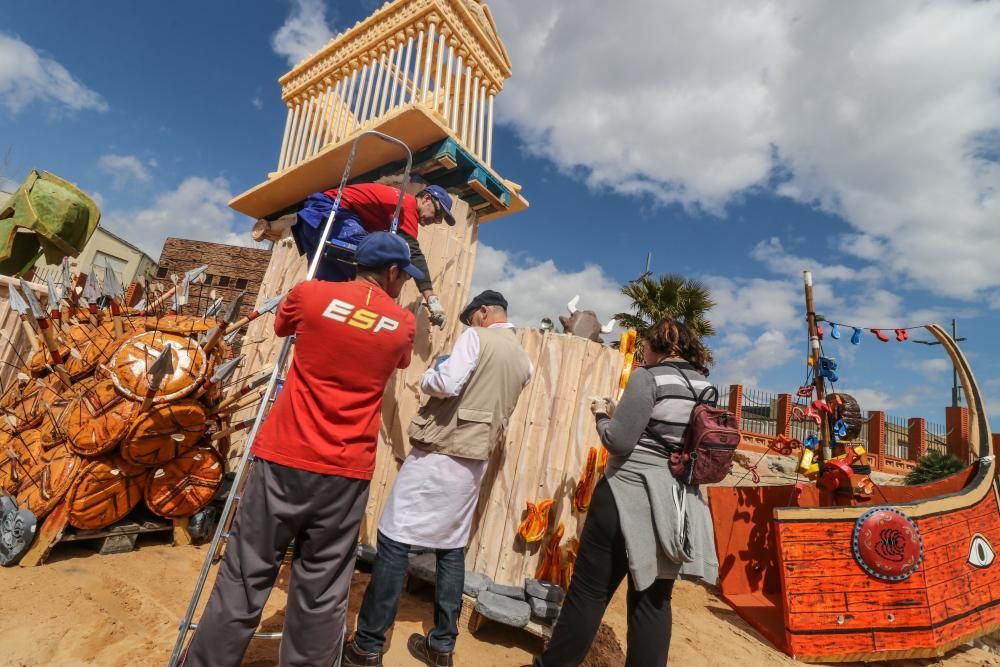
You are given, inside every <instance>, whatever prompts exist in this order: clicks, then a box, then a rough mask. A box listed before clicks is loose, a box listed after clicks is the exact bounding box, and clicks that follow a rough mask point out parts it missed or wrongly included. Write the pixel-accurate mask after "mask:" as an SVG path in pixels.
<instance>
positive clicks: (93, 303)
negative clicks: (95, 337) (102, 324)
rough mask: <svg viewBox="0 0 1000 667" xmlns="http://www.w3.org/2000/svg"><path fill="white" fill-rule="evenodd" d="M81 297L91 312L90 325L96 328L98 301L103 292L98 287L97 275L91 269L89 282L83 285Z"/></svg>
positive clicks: (88, 276)
mask: <svg viewBox="0 0 1000 667" xmlns="http://www.w3.org/2000/svg"><path fill="white" fill-rule="evenodd" d="M80 296H81V297H82V298H83V299H84V300H85V301H86V302H87V308H88V310H89V311H90V323H91V324H93V325H94V326H95V327H96V326H97V325H98V322H99V321H98V319H97V300H98V299H100V298H101V290H100V288H99V287H98V285H97V275H96V274H95V273H94V270H93V269H91V270H90V273H88V274H87V282H86V283H84V285H83V293H82V294H80Z"/></svg>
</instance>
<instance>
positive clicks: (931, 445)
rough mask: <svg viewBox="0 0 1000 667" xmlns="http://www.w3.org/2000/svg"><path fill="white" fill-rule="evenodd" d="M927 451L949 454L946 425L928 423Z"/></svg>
mask: <svg viewBox="0 0 1000 667" xmlns="http://www.w3.org/2000/svg"><path fill="white" fill-rule="evenodd" d="M927 451H928V452H931V451H934V452H941V453H942V454H947V453H948V430H947V429H946V428H945V426H944V424H932V423H930V422H927Z"/></svg>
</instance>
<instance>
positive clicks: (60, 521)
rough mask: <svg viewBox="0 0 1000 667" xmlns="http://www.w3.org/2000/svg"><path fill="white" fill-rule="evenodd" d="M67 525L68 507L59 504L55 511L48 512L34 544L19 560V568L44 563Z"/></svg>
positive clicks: (64, 504)
mask: <svg viewBox="0 0 1000 667" xmlns="http://www.w3.org/2000/svg"><path fill="white" fill-rule="evenodd" d="M68 525H69V507H68V506H67V505H66V503H59V504H58V505H56V507H55V509H53V510H52V511H51V512H49V515H48V516H47V517H45V520H44V521H43V522H42V525H41V528H39V530H38V536H37V537H36V538H35V543H34V544H32V545H31V547H29V548H28V552H27V553H25V554H24V556H23V557H22V558H21V561H20V563H19V565H20V566H21V567H35V566H37V565H41V564H42V563H44V562H45V559H46V558H48V557H49V553H51V552H52V548H53V547H54V546H55V545H56V544H57V543H58V542H59V540H60V538H62V535H63V532H64V531H65V530H66V527H67V526H68Z"/></svg>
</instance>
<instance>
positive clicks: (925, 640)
mask: <svg viewBox="0 0 1000 667" xmlns="http://www.w3.org/2000/svg"><path fill="white" fill-rule="evenodd" d="M935 641H936V640H935V637H934V631H933V630H908V631H902V630H901V631H898V632H875V648H876V649H877V650H879V651H912V650H915V649H916V648H917V647H932V646H934V644H935Z"/></svg>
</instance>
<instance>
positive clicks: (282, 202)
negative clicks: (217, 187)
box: [230, 0, 528, 222]
mask: <svg viewBox="0 0 1000 667" xmlns="http://www.w3.org/2000/svg"><path fill="white" fill-rule="evenodd" d="M510 74H511V68H510V60H509V59H508V57H507V52H506V50H505V49H504V46H503V43H502V42H501V41H500V38H499V36H498V35H497V30H496V25H495V24H494V22H493V17H492V15H491V14H490V10H489V8H488V7H487V6H486V5H485V4H482V3H481V2H477V1H475V0H396V1H395V2H389V3H386V4H385V5H383V6H382V8H381V9H379V10H378V11H377V12H375V13H374V14H372V15H371V16H370V17H368V18H367V19H365V20H363V21H361V22H359V23H358V24H356V25H355V26H354V27H353V28H350V29H349V30H347V31H345V32H344V33H342V34H340V35H338V36H337V37H336V38H334V39H332V40H331V41H330V42H329V43H328V44H327V45H326V46H325V47H323V48H322V49H320V50H319V51H317V52H316V53H314V54H313V55H311V56H310V57H308V58H307V59H305V60H304V61H302V62H301V63H299V64H298V65H296V66H295V67H294V68H293V69H292V71H290V72H288V74H286V75H285V76H283V77H281V79H280V80H279V83H280V84H281V97H282V100H283V101H284V102H285V105H286V106H287V107H288V114H287V118H286V120H285V129H284V134H283V136H282V141H281V149H280V150H279V152H278V159H277V168H276V169H275V171H274V172H272V173H271V174H269V175H268V178H267V180H266V181H265V182H263V183H261V184H260V185H257V186H255V187H253V188H251V189H250V190H248V191H246V192H244V193H243V194H241V195H239V196H237V197H236V198H235V199H233V201H232V202H230V205H231V206H232V207H233V208H234V209H236V210H237V211H240V212H241V213H245V214H247V215H249V216H252V217H254V218H261V217H264V216H267V215H270V214H273V213H275V212H277V211H279V210H281V209H283V208H285V207H287V206H290V205H292V204H294V203H296V202H299V201H301V200H302V199H304V198H305V197H306V196H307V195H309V194H310V193H312V192H316V191H318V190H323V189H328V188H331V187H335V186H336V185H337V183H339V180H340V176H341V173H342V171H343V168H344V163H345V161H346V158H347V154H348V152H349V150H350V143H351V141H352V140H353V138H354V137H355V136H356V135H357V134H358V133H359V132H361V131H362V130H378V131H380V132H384V133H386V134H389V135H392V136H394V137H396V138H398V139H401V140H402V141H404V142H405V143H406V144H407V145H408V146H409V147H410V150H412V151H413V153H414V171H415V172H416V173H418V174H420V175H421V176H423V177H424V178H425V179H426V180H428V181H430V182H433V183H437V184H439V185H442V186H444V187H446V188H447V189H449V190H451V191H452V192H453V193H455V194H458V195H459V196H460V197H461V198H462V199H463V200H465V201H466V202H467V203H468V204H469V206H470V207H471V208H472V209H473V210H474V211H476V213H477V218H478V220H479V221H480V222H483V221H486V220H490V219H492V218H495V217H499V216H502V215H506V214H508V213H514V212H517V211H520V210H523V209H524V208H526V207H527V205H528V203H527V202H526V201H525V200H524V198H522V197H521V195H520V193H519V190H520V188H519V186H517V185H516V184H514V183H512V182H510V181H506V180H504V179H503V178H501V177H500V176H499V175H498V174H497V173H496V172H495V171H494V170H493V168H492V166H491V163H492V158H493V108H494V99H495V98H496V96H497V94H498V93H499V92H500V90H501V89H502V88H503V83H504V81H505V80H506V79H507V78H508V77H509V76H510ZM399 159H400V155H399V154H398V149H396V148H394V147H392V146H390V145H388V144H381V143H380V142H378V141H374V140H373V141H371V142H370V144H367V143H366V144H365V145H362V146H361V147H360V148H359V152H358V156H357V159H356V160H355V163H354V165H353V168H352V173H351V177H352V179H354V178H355V176H357V179H356V180H358V181H363V180H366V178H365V175H366V174H368V175H369V176H370V175H371V172H377V171H379V170H381V169H384V168H385V167H386V166H387V165H388V164H391V163H394V162H396V161H398V160H399ZM368 180H371V179H368Z"/></svg>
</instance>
